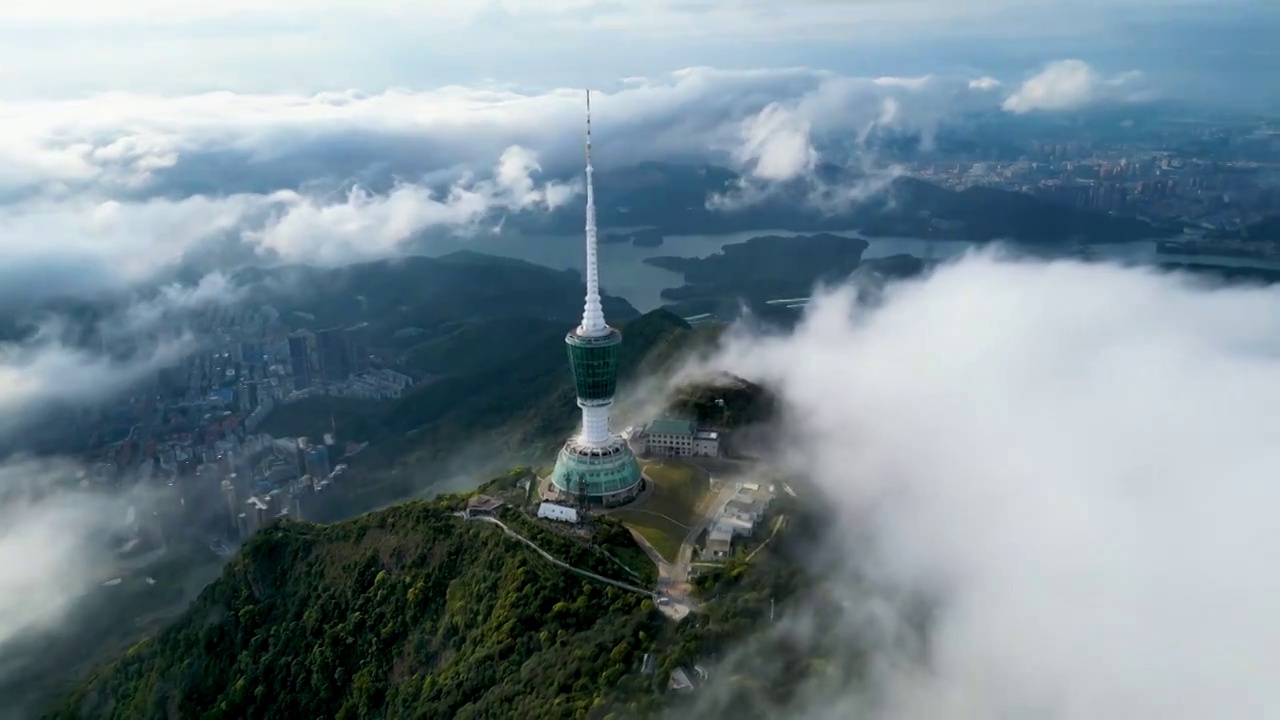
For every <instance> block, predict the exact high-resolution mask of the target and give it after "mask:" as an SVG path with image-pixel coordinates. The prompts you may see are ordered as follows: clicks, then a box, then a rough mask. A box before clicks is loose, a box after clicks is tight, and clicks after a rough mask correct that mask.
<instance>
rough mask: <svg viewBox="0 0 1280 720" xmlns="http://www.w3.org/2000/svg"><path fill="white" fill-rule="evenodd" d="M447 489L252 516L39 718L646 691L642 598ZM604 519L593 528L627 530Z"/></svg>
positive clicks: (441, 711) (528, 700)
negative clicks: (167, 605) (206, 575)
mask: <svg viewBox="0 0 1280 720" xmlns="http://www.w3.org/2000/svg"><path fill="white" fill-rule="evenodd" d="M461 506H462V499H461V498H460V497H459V496H448V497H446V498H443V499H440V500H436V501H432V502H414V503H408V504H405V505H401V506H398V507H395V508H391V509H389V510H385V511H381V512H377V513H373V514H370V515H366V516H363V517H361V518H358V519H356V520H351V521H347V522H343V523H339V524H335V525H329V526H321V525H313V524H309V523H296V522H284V523H280V524H277V525H273V526H270V527H268V528H266V529H264V530H263V531H261V532H260V533H258V534H257V535H255V536H254V538H253V539H252V540H251V541H250V542H249V543H247V544H246V545H245V546H244V548H243V549H242V551H241V554H240V555H239V556H238V557H237V558H236V559H235V560H234V561H233V562H232V563H231V564H229V565H228V566H227V567H226V568H225V570H224V572H223V574H222V576H221V578H220V579H219V580H217V581H216V582H214V583H213V584H212V585H210V586H209V587H208V588H206V589H205V590H204V592H203V593H202V594H201V595H200V597H199V599H198V600H197V601H196V602H195V603H194V604H193V605H192V607H191V608H190V609H189V610H188V611H187V612H186V613H185V615H184V616H183V617H182V619H181V620H180V621H178V622H177V623H176V624H175V625H174V626H172V627H170V628H169V629H167V630H165V631H163V632H162V633H160V634H159V635H158V636H156V637H154V638H151V639H148V640H145V641H143V642H141V643H139V644H138V645H136V646H134V647H133V648H132V649H130V650H129V651H128V653H127V655H126V656H125V657H123V658H121V659H120V660H118V661H117V662H115V663H113V664H111V665H108V666H106V667H103V668H101V669H100V670H98V671H97V672H96V673H94V674H93V675H92V676H91V677H90V678H88V679H87V680H86V681H85V682H84V683H83V684H82V685H81V686H80V687H79V688H78V689H77V690H76V691H75V692H73V693H72V694H71V695H70V696H69V697H68V698H67V699H66V700H65V702H64V703H63V704H62V705H61V707H60V708H58V709H57V710H56V711H55V712H53V713H51V714H50V715H49V716H48V717H49V718H66V719H70V718H94V719H95V720H111V719H113V718H119V719H120V720H125V719H127V720H145V719H146V718H165V717H185V718H206V719H207V720H217V719H219V718H226V719H228V720H230V719H232V718H235V719H239V718H255V720H270V719H271V718H281V719H282V720H295V719H296V718H339V719H343V718H366V717H380V718H394V717H405V718H409V717H412V718H521V719H522V720H523V719H533V718H556V719H557V720H558V719H560V718H573V717H586V716H587V711H588V710H589V709H590V708H592V707H595V706H600V707H601V708H603V707H604V705H603V704H604V702H605V699H606V698H607V697H609V696H611V695H612V694H614V693H618V692H629V693H633V694H636V693H638V694H640V695H649V694H652V691H653V688H652V687H651V686H652V685H653V683H654V682H655V680H654V678H653V676H642V675H639V673H638V672H636V671H637V670H638V669H639V667H640V663H641V658H642V655H643V652H644V651H645V648H646V647H647V646H648V645H651V644H652V641H653V639H654V638H655V637H656V635H657V633H658V632H659V631H661V630H662V629H663V622H664V621H663V620H662V619H661V616H660V615H659V614H658V613H657V612H656V611H655V609H654V607H653V603H652V600H650V599H648V598H645V597H644V596H641V595H638V594H633V593H628V592H625V591H622V590H618V589H614V588H611V587H609V586H607V585H604V584H602V583H598V582H590V581H586V580H584V579H583V578H581V577H579V576H577V575H574V574H572V573H570V572H567V571H565V570H563V569H561V568H557V567H555V566H553V565H551V564H550V563H547V562H546V561H545V560H544V559H543V558H541V557H539V556H538V555H537V554H535V553H534V552H533V551H532V550H530V549H528V548H527V547H526V546H524V545H523V544H522V543H520V542H518V541H517V540H515V539H513V538H510V537H508V536H506V535H505V534H504V533H502V531H501V530H500V529H499V528H496V527H493V526H491V525H488V524H485V523H480V522H467V521H465V520H463V519H461V518H459V517H456V516H453V514H452V513H453V512H454V511H456V510H457V509H459V508H460V507H461ZM507 517H508V519H509V520H511V521H512V522H515V523H519V524H520V528H521V532H522V533H524V534H526V535H532V536H533V537H534V539H535V540H536V541H537V542H538V543H539V544H540V545H541V546H543V547H544V548H546V549H547V550H549V551H550V552H552V553H553V554H554V555H556V556H557V557H559V558H561V559H563V560H565V561H567V562H569V563H571V564H573V565H575V566H578V567H584V568H588V569H591V570H592V571H594V572H597V573H599V574H602V575H606V576H619V579H627V578H625V577H621V576H620V572H621V571H620V570H619V569H618V568H617V566H616V565H614V564H613V563H612V562H610V561H609V560H608V559H607V558H605V557H604V556H603V555H602V554H600V553H598V552H594V551H592V550H591V549H589V548H588V547H587V545H586V544H584V543H580V542H577V541H573V540H569V539H566V538H562V537H560V536H558V535H555V534H554V533H551V532H548V531H545V530H539V529H538V528H537V527H535V526H533V524H532V523H531V522H529V521H526V520H521V519H520V517H519V516H518V514H517V513H514V512H509V513H508V514H507ZM615 526H616V523H614V524H606V527H605V532H603V533H601V532H598V533H597V536H596V537H595V539H594V542H596V543H597V544H601V545H606V546H607V545H610V544H616V543H631V540H630V537H629V536H628V535H627V534H626V532H625V530H622V529H621V526H616V527H615ZM624 676H626V677H625V678H624Z"/></svg>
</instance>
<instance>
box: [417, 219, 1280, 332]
mask: <svg viewBox="0 0 1280 720" xmlns="http://www.w3.org/2000/svg"><path fill="white" fill-rule="evenodd" d="M803 234H811V233H799V232H794V231H790V230H752V231H749V232H740V233H728V234H723V235H669V236H667V237H666V239H665V241H664V242H663V243H662V245H661V246H660V247H635V246H633V245H631V244H630V243H610V244H604V245H601V246H600V276H601V282H602V284H603V285H604V288H605V290H606V291H607V292H608V293H610V294H612V295H617V296H619V297H622V298H625V299H626V300H627V301H628V302H630V303H631V304H632V305H634V306H635V308H636V309H637V310H639V311H641V312H646V311H648V310H652V309H654V308H656V307H658V306H659V305H662V304H663V300H662V297H661V293H662V291H663V290H664V289H665V288H669V287H676V286H679V285H681V284H683V279H682V278H681V276H680V274H679V273H674V272H671V271H669V270H663V269H661V268H656V267H653V266H652V265H646V264H644V262H642V261H643V260H644V259H645V258H649V257H656V256H659V255H675V256H679V257H707V256H709V255H713V254H715V253H717V252H719V251H720V250H721V249H722V248H723V247H724V246H725V245H730V244H733V243H741V242H745V241H747V240H748V239H750V238H753V237H759V236H761V235H780V236H783V237H792V236H795V235H803ZM833 234H835V235H842V236H845V237H861V236H860V235H859V234H858V233H857V232H856V231H852V230H849V231H841V232H835V233H833ZM865 239H866V240H867V242H868V243H870V247H869V248H867V251H866V252H865V253H864V254H863V257H864V258H878V257H888V256H890V255H898V254H903V253H905V254H908V255H915V256H916V257H933V258H936V259H939V260H942V259H947V258H952V257H958V256H960V255H963V254H964V253H965V252H968V251H969V250H970V249H973V248H975V247H976V244H975V243H970V242H965V241H960V240H924V239H920V238H905V237H903V238H900V237H887V238H865ZM1011 247H1012V248H1013V249H1015V250H1017V251H1020V252H1026V253H1028V254H1033V255H1035V254H1043V251H1038V250H1032V249H1029V248H1025V247H1019V246H1017V245H1012V246H1011ZM463 249H469V250H474V251H476V252H483V253H489V254H492V255H502V256H505V257H511V258H517V259H520V260H526V261H528V262H532V263H536V264H538V265H545V266H547V267H551V268H555V269H557V270H562V269H565V268H573V269H575V270H578V271H581V270H582V267H583V265H584V264H585V257H584V252H583V247H582V236H581V235H571V236H569V235H558V236H556V235H553V236H520V235H512V234H503V235H489V236H483V237H478V238H470V239H466V240H459V239H453V240H449V241H447V242H444V243H440V244H436V245H435V250H436V252H434V253H433V254H435V255H444V254H447V253H450V252H454V251H455V250H463ZM1090 250H1091V252H1093V253H1094V255H1095V256H1097V257H1099V258H1103V259H1110V260H1115V261H1117V262H1122V263H1134V264H1154V263H1156V262H1175V263H1202V264H1209V265H1227V266H1233V267H1263V268H1272V269H1280V261H1276V260H1266V259H1255V258H1238V257H1220V256H1216V255H1169V254H1160V255H1157V254H1156V242H1155V241H1154V240H1136V241H1133V242H1127V243H1116V244H1110V245H1092V246H1090Z"/></svg>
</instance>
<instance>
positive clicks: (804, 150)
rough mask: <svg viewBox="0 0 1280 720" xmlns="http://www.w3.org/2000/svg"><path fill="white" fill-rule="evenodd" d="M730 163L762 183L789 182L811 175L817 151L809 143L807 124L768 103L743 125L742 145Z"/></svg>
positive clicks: (776, 105) (779, 106) (792, 112)
mask: <svg viewBox="0 0 1280 720" xmlns="http://www.w3.org/2000/svg"><path fill="white" fill-rule="evenodd" d="M733 159H734V160H735V161H736V162H737V163H738V164H739V165H740V166H742V167H743V168H745V169H746V171H747V172H748V173H750V174H751V175H752V176H753V177H757V178H760V179H761V180H770V181H779V180H790V179H792V178H794V177H798V176H800V175H803V174H805V173H808V172H812V171H813V168H814V166H815V165H816V164H817V162H818V151H817V150H815V149H814V148H813V143H812V142H811V141H810V139H809V122H808V121H807V120H805V119H804V118H803V117H801V116H799V115H798V114H797V113H796V112H795V111H793V110H789V109H787V108H785V107H783V106H782V105H779V104H777V103H771V104H769V105H767V106H765V108H764V109H763V110H761V111H760V114H758V115H756V116H754V117H752V118H750V119H748V120H746V121H745V122H743V124H742V144H741V145H740V146H739V147H738V148H736V149H735V150H734V153H733Z"/></svg>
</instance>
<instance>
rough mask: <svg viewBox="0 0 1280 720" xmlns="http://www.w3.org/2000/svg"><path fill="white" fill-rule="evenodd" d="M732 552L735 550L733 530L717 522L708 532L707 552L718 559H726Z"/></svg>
mask: <svg viewBox="0 0 1280 720" xmlns="http://www.w3.org/2000/svg"><path fill="white" fill-rule="evenodd" d="M731 552H733V530H732V529H730V528H727V527H725V526H723V525H721V524H720V523H716V524H715V525H713V526H712V528H711V531H710V532H709V533H707V544H706V554H707V555H709V556H711V557H713V558H716V559H724V558H727V557H729V553H731Z"/></svg>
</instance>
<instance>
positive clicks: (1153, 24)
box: [0, 0, 1280, 105]
mask: <svg viewBox="0 0 1280 720" xmlns="http://www.w3.org/2000/svg"><path fill="white" fill-rule="evenodd" d="M15 3H16V4H15ZM6 6H7V7H6V11H5V13H4V16H3V17H0V72H2V73H3V75H4V77H5V79H6V83H5V87H4V89H2V90H0V97H10V98H12V97H33V96H35V97H65V96H69V95H79V94H86V93H95V92H102V91H106V90H128V91H138V92H159V93H183V92H191V91H206V90H212V89H228V90H235V91H258V92H314V91H320V90H331V89H346V88H361V89H365V90H370V91H379V90H382V89H385V88H387V87H393V86H402V87H412V88H427V87H437V86H440V85H447V84H465V85H471V84H476V83H480V82H483V81H493V82H497V83H504V84H512V85H517V86H522V87H531V88H545V87H558V86H582V85H587V84H591V85H595V86H608V85H609V84H610V83H613V82H615V81H616V80H617V79H618V78H621V77H626V76H636V75H646V76H651V75H655V74H661V73H665V72H669V71H672V70H677V69H680V68H683V67H690V66H698V65H709V66H716V67H722V68H756V67H777V66H782V65H787V66H791V65H803V66H808V67H820V68H825V69H830V70H834V71H837V72H841V73H844V74H849V75H873V76H874V75H919V74H925V73H937V72H955V71H959V70H971V71H973V72H976V73H979V74H992V75H998V76H1010V75H1015V74H1018V73H1028V72H1031V71H1032V70H1033V69H1034V68H1035V67H1036V66H1039V65H1042V64H1044V63H1046V62H1049V61H1052V60H1055V59H1060V58H1064V57H1079V58H1082V59H1084V60H1086V61H1088V62H1090V63H1091V64H1093V65H1094V66H1095V67H1098V68H1099V69H1102V70H1105V71H1111V72H1120V71H1124V70H1135V69H1136V70H1141V71H1143V72H1144V73H1146V74H1147V76H1148V77H1149V78H1151V79H1152V80H1153V81H1154V82H1156V83H1157V84H1158V85H1159V86H1160V88H1161V89H1162V90H1163V91H1164V93H1165V94H1168V95H1172V96H1179V97H1188V98H1201V99H1204V100H1207V101H1211V102H1215V103H1226V102H1230V103H1237V104H1241V105H1245V104H1258V103H1273V102H1276V101H1277V100H1280V83H1276V82H1274V81H1269V80H1270V79H1271V78H1272V77H1274V74H1275V73H1277V72H1280V54H1278V53H1280V50H1277V49H1276V48H1275V47H1274V38H1275V37H1277V36H1278V34H1280V3H1272V2H1268V1H1267V0H1114V1H1113V2H1107V3H1103V2H1094V1H1090V0H1057V1H1056V2H1055V1H1051V0H977V1H975V2H965V3H957V2H950V1H947V0H896V1H895V2H892V3H890V2H884V1H883V0H881V1H878V2H877V1H875V0H865V1H863V0H648V1H647V2H618V1H612V2H611V1H609V0H544V1H543V2H534V1H533V0H505V1H500V0H490V1H489V2H483V1H480V0H476V1H475V2H449V1H445V0H422V1H420V2H408V1H407V0H363V1H362V0H276V1H275V2H269V3H261V2H256V1H254V2H250V1H249V0H222V2H218V3H207V2H195V1H193V0H101V1H99V2H92V1H91V0H10V2H9V3H6ZM11 7H14V8H16V9H15V10H11V9H10V8H11Z"/></svg>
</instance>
